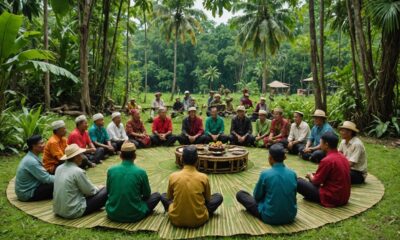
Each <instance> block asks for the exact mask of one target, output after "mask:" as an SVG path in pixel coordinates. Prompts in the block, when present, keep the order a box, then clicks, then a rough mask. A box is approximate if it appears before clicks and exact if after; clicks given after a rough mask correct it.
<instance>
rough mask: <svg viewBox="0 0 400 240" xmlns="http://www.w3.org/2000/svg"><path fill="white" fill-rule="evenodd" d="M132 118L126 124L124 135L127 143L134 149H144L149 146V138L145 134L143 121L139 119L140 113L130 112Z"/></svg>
mask: <svg viewBox="0 0 400 240" xmlns="http://www.w3.org/2000/svg"><path fill="white" fill-rule="evenodd" d="M130 114H131V116H132V118H131V120H129V121H128V122H127V123H126V129H125V130H126V133H127V135H128V137H129V141H131V142H132V143H134V144H135V146H136V147H140V148H145V147H149V146H150V145H151V140H150V136H149V135H148V134H147V132H146V128H145V127H144V124H143V121H142V120H141V119H140V112H139V111H137V110H132V111H131V112H130Z"/></svg>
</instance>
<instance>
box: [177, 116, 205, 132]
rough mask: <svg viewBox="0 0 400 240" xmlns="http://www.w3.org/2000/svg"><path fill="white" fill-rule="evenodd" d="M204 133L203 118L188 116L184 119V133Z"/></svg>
mask: <svg viewBox="0 0 400 240" xmlns="http://www.w3.org/2000/svg"><path fill="white" fill-rule="evenodd" d="M203 133H204V129H203V120H202V119H201V118H199V117H195V118H194V119H191V118H190V117H186V118H185V119H183V121H182V134H185V135H186V134H187V135H189V136H195V135H202V134H203Z"/></svg>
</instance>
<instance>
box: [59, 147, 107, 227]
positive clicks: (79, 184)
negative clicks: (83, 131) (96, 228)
mask: <svg viewBox="0 0 400 240" xmlns="http://www.w3.org/2000/svg"><path fill="white" fill-rule="evenodd" d="M84 152H86V149H84V148H80V147H79V146H78V145H76V144H71V145H68V147H67V148H66V149H65V155H64V156H63V157H62V158H61V159H62V160H64V161H66V162H65V163H64V164H62V165H61V166H59V167H58V168H57V169H56V174H55V180H54V193H53V194H54V201H53V212H54V213H55V214H56V215H58V216H60V217H63V218H67V219H74V218H79V217H82V216H84V215H88V214H90V213H93V212H95V211H98V210H100V209H101V208H102V207H103V206H104V204H105V203H106V201H107V190H106V188H104V187H101V186H100V187H96V186H94V185H93V184H92V182H90V180H89V179H88V177H87V176H86V173H85V170H83V169H81V168H79V167H78V166H80V165H81V164H82V160H83V155H82V154H83V153H84Z"/></svg>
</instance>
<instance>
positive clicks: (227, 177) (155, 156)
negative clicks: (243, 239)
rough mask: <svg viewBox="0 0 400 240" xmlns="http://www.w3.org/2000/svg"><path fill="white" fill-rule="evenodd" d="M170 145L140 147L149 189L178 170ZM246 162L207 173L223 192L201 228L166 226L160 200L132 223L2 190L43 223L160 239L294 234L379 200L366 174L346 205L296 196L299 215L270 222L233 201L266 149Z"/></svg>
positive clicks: (102, 176)
mask: <svg viewBox="0 0 400 240" xmlns="http://www.w3.org/2000/svg"><path fill="white" fill-rule="evenodd" d="M174 149H175V148H150V149H143V150H139V151H138V153H137V160H136V163H137V164H138V165H139V166H141V167H142V168H144V169H146V171H147V173H148V175H149V180H150V185H151V188H152V191H159V192H160V193H162V192H165V191H166V190H167V184H168V176H169V174H171V173H172V172H174V171H177V168H176V166H175V163H174V162H175V156H174ZM249 151H250V154H249V159H250V164H249V167H248V169H247V170H246V171H244V172H241V173H235V174H210V175H209V179H210V183H211V191H212V192H220V193H222V195H223V196H224V202H223V204H222V206H221V207H220V208H219V209H218V210H217V212H216V214H215V215H214V216H213V217H212V218H211V219H210V221H208V222H207V223H206V224H205V225H204V226H202V227H200V228H197V229H187V228H176V227H174V226H172V225H171V224H170V222H169V221H168V218H167V215H166V214H165V213H164V212H163V209H162V206H161V204H159V205H158V206H157V208H156V211H155V213H154V214H153V215H151V216H150V217H148V218H146V219H144V220H142V221H140V222H138V223H134V224H120V223H114V222H111V221H109V220H108V219H107V217H106V214H105V211H101V212H98V213H95V214H91V215H89V216H86V217H83V218H80V219H75V220H65V219H62V218H59V217H56V216H54V214H53V212H52V202H51V201H41V202H30V203H24V202H19V201H18V200H17V199H16V196H15V193H14V179H13V180H11V181H10V183H9V185H8V188H7V198H8V200H9V201H10V203H11V204H13V205H14V206H16V207H17V208H19V209H21V210H22V211H24V212H26V213H27V214H29V215H31V216H34V217H36V218H38V219H40V220H43V221H45V222H48V223H52V224H58V225H65V226H71V227H76V228H93V227H106V228H112V229H123V230H126V231H131V232H135V231H154V232H158V234H159V236H160V237H161V238H168V239H185V238H197V237H205V236H233V235H242V234H243V235H253V236H255V235H264V234H279V233H286V234H287V233H295V232H300V231H305V230H309V229H313V228H318V227H321V226H324V225H326V224H329V223H334V222H338V221H341V220H344V219H347V218H349V217H352V216H354V215H357V214H359V213H361V212H364V211H366V210H367V209H369V208H371V207H373V206H374V205H375V204H376V203H378V202H379V201H380V200H381V198H382V196H383V194H384V191H385V190H384V186H383V184H382V183H381V182H380V181H379V180H378V179H377V178H376V177H374V176H372V175H370V174H369V175H368V177H367V180H366V184H363V185H360V186H353V187H352V189H351V198H350V201H349V204H347V205H346V206H344V207H340V208H334V209H329V208H324V207H322V206H320V205H318V204H314V203H310V202H307V201H305V200H303V198H302V196H300V195H298V196H297V203H298V214H297V217H296V221H295V222H294V223H292V224H289V225H284V226H271V225H267V224H264V223H262V222H261V221H259V220H258V219H256V218H254V217H252V216H251V215H249V214H248V213H246V212H245V211H244V208H243V207H242V206H241V205H240V204H239V203H238V202H237V201H236V199H235V195H236V192H237V191H239V190H241V189H244V190H247V191H250V192H252V190H253V188H254V185H255V184H256V181H257V179H258V176H259V173H260V171H261V170H262V169H264V168H267V167H269V165H268V161H267V157H266V156H267V154H266V150H263V149H255V148H254V149H249ZM119 162H120V160H119V158H118V157H112V158H109V159H108V160H106V161H105V162H104V163H103V164H102V165H99V166H98V167H96V168H94V169H90V170H88V171H87V174H88V176H89V178H90V179H91V180H92V181H93V183H94V184H98V185H105V181H106V172H107V169H108V168H109V167H110V166H112V165H114V164H117V163H119ZM285 163H286V165H287V166H288V167H289V168H292V169H294V170H295V171H296V173H297V175H298V176H304V175H305V174H306V173H307V172H312V171H315V170H316V168H317V166H316V165H315V164H313V163H310V162H305V161H303V160H300V159H298V158H297V157H296V156H288V159H287V160H286V161H285Z"/></svg>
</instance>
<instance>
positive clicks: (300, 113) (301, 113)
mask: <svg viewBox="0 0 400 240" xmlns="http://www.w3.org/2000/svg"><path fill="white" fill-rule="evenodd" d="M294 113H297V114H299V115H301V116H302V117H303V116H304V113H303V112H300V111H294Z"/></svg>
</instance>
